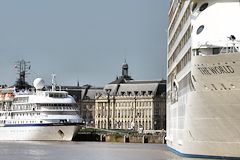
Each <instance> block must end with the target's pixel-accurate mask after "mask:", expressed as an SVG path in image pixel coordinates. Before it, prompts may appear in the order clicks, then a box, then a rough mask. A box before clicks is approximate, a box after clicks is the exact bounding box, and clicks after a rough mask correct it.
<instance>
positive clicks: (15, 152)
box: [0, 141, 206, 160]
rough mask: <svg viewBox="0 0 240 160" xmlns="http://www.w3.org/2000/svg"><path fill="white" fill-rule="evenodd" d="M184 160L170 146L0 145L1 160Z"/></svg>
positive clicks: (113, 144) (0, 143)
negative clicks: (169, 148)
mask: <svg viewBox="0 0 240 160" xmlns="http://www.w3.org/2000/svg"><path fill="white" fill-rule="evenodd" d="M183 159H186V160H190V159H189V158H182V157H179V156H177V155H175V154H174V153H172V152H170V151H168V149H167V148H166V145H162V144H138V143H105V142H49V141H33V142H32V141H31V142H29V141H28V142H22V141H17V142H0V160H183ZM194 160H200V159H194ZM205 160H206V159H205Z"/></svg>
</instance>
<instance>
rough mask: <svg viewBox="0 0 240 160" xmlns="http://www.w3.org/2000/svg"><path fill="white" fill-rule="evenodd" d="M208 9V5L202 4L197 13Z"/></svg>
mask: <svg viewBox="0 0 240 160" xmlns="http://www.w3.org/2000/svg"><path fill="white" fill-rule="evenodd" d="M207 7H208V3H204V4H202V5H201V6H200V8H199V11H204V10H205V9H206V8H207Z"/></svg>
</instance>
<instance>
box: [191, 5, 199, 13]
mask: <svg viewBox="0 0 240 160" xmlns="http://www.w3.org/2000/svg"><path fill="white" fill-rule="evenodd" d="M197 5H198V4H197V3H193V5H192V12H193V11H194V10H195V9H196V7H197Z"/></svg>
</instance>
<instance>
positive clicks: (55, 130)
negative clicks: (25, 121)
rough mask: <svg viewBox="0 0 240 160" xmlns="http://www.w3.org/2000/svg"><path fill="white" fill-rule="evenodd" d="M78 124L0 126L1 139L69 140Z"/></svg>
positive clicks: (77, 128)
mask: <svg viewBox="0 0 240 160" xmlns="http://www.w3.org/2000/svg"><path fill="white" fill-rule="evenodd" d="M78 130H79V126H77V125H69V126H20V127H0V140H1V141H39V140H47V141H55V140H56V141H71V140H72V138H73V136H74V135H75V134H76V133H77V132H78Z"/></svg>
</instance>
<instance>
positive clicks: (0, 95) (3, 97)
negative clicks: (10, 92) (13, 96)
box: [0, 93, 5, 101]
mask: <svg viewBox="0 0 240 160" xmlns="http://www.w3.org/2000/svg"><path fill="white" fill-rule="evenodd" d="M4 100H5V94H3V93H0V101H4Z"/></svg>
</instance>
